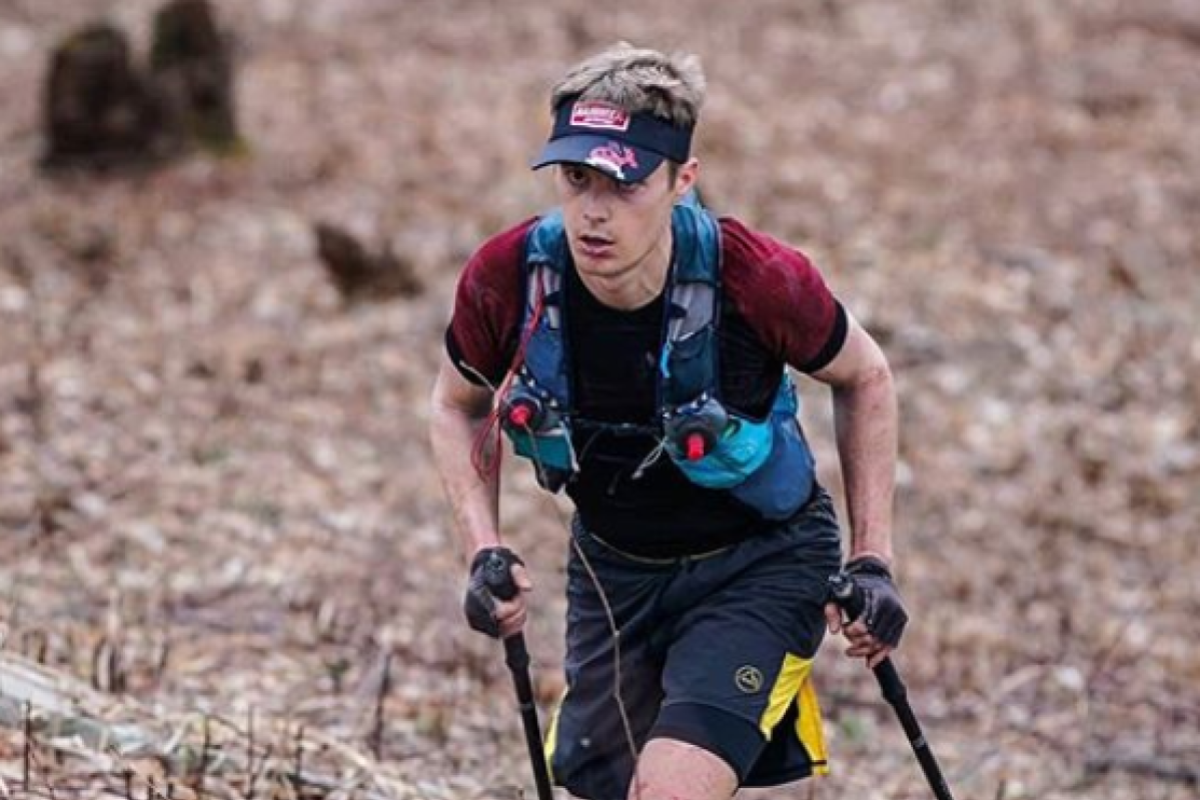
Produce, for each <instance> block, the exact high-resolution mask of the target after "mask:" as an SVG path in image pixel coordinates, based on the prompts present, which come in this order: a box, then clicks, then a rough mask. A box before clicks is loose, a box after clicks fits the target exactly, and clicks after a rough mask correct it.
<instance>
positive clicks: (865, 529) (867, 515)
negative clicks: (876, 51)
mask: <svg viewBox="0 0 1200 800" xmlns="http://www.w3.org/2000/svg"><path fill="white" fill-rule="evenodd" d="M847 322H848V324H849V326H848V329H847V333H846V341H845V343H844V344H843V346H842V349H841V351H840V352H839V353H838V355H837V356H835V357H834V359H833V360H832V361H830V362H829V364H827V365H826V366H825V367H823V368H822V369H820V370H819V371H817V372H816V373H814V374H813V377H815V378H817V379H818V380H820V381H822V382H824V383H827V384H829V385H830V387H832V389H833V408H834V428H835V436H836V439H837V448H838V458H839V461H840V462H841V469H842V480H843V483H844V484H845V489H846V506H847V510H848V512H849V515H850V560H851V561H853V560H854V559H858V558H863V557H873V558H875V559H878V560H880V561H882V562H883V563H884V564H886V565H888V566H889V567H890V565H891V563H892V559H893V551H892V504H893V498H894V494H895V470H896V449H897V448H896V440H897V429H898V423H897V417H898V413H897V408H896V391H895V387H894V385H893V383H892V373H891V369H890V368H889V367H888V363H887V359H886V358H885V357H884V355H883V352H882V351H881V350H880V349H879V345H878V344H876V343H875V340H874V339H872V338H871V336H870V335H869V334H868V333H867V332H866V331H865V330H863V328H862V326H861V325H859V324H858V322H857V321H856V320H855V319H854V318H853V317H848V320H847ZM890 583H891V582H890V579H888V580H887V584H888V585H889V586H890ZM892 591H893V596H892V598H890V599H891V600H894V602H895V603H896V606H897V607H896V608H895V609H889V610H888V611H889V612H890V613H893V614H899V615H900V616H901V617H903V618H904V619H906V615H905V613H904V610H903V607H902V606H900V605H899V597H898V596H896V595H894V589H893V590H892ZM825 616H826V618H827V620H828V622H829V628H830V630H831V631H832V632H833V633H838V632H839V631H842V623H841V612H840V610H839V609H838V607H837V606H836V605H835V604H833V603H830V604H829V605H828V606H826V609H825ZM892 619H893V620H895V619H896V618H895V617H893V618H892ZM899 625H900V630H903V619H901V620H900V621H899ZM842 632H844V633H845V635H846V637H847V639H849V640H850V647H849V648H848V649H847V651H846V653H847V655H850V656H853V657H859V656H861V657H864V658H866V659H867V663H868V665H869V666H871V667H875V666H876V665H877V664H879V663H880V662H882V661H883V660H884V659H885V658H887V657H888V655H889V654H890V653H891V651H892V649H893V648H892V647H890V646H888V645H885V644H884V643H882V642H881V641H879V640H878V639H876V638H875V636H873V635H872V634H871V632H870V631H869V630H868V629H867V626H866V624H865V620H864V619H862V618H860V619H858V620H856V621H855V622H854V623H853V624H851V625H849V626H847V627H846V628H845V630H844V631H842ZM897 636H898V633H897Z"/></svg>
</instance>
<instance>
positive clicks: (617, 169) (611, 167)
mask: <svg viewBox="0 0 1200 800" xmlns="http://www.w3.org/2000/svg"><path fill="white" fill-rule="evenodd" d="M587 163H588V165H589V166H593V167H598V168H600V169H602V170H604V171H605V172H608V173H611V174H613V175H615V176H616V177H617V178H619V179H620V180H624V179H625V168H626V167H630V168H632V169H637V166H638V162H637V153H635V152H634V150H633V148H632V147H626V146H625V145H623V144H621V143H620V142H609V143H608V144H604V145H601V146H600V147H594V148H592V152H590V153H588V157H587Z"/></svg>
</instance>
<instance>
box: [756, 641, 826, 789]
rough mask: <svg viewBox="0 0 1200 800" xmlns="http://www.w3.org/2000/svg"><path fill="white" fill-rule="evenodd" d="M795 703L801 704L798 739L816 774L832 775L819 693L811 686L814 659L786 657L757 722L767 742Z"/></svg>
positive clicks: (791, 655) (789, 654) (797, 719)
mask: <svg viewBox="0 0 1200 800" xmlns="http://www.w3.org/2000/svg"><path fill="white" fill-rule="evenodd" d="M793 700H795V701H796V703H797V704H798V706H799V712H800V713H799V715H798V716H797V718H796V735H797V736H798V737H799V738H800V743H801V744H802V745H804V749H805V751H806V752H807V753H808V758H809V761H811V762H812V766H813V774H815V775H825V774H827V773H828V772H829V767H828V766H827V764H828V760H829V759H828V751H827V750H826V748H825V731H824V727H823V726H822V724H821V706H820V704H819V703H818V702H817V691H816V688H815V687H814V686H813V682H812V659H808V658H801V657H800V656H798V655H795V654H793V653H787V654H786V655H784V657H783V666H782V667H781V668H780V670H779V677H778V678H777V679H776V680H775V686H774V688H772V689H771V696H770V698H769V699H768V700H767V708H766V710H765V711H763V714H762V716H761V717H760V718H759V720H758V729H759V730H760V731H762V735H763V736H764V737H765V738H767V739H770V738H771V732H772V731H774V730H775V726H776V725H778V724H779V721H780V720H781V719H783V715H784V714H786V713H787V710H788V707H789V706H790V705H791V704H792V701H793Z"/></svg>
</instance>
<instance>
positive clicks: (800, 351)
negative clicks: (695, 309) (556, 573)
mask: <svg viewBox="0 0 1200 800" xmlns="http://www.w3.org/2000/svg"><path fill="white" fill-rule="evenodd" d="M535 221H536V220H527V221H525V222H523V223H521V224H520V225H518V226H516V227H514V228H512V229H510V230H508V231H505V232H503V233H501V234H499V235H497V236H495V237H493V238H492V239H490V240H489V241H488V242H486V243H485V244H484V245H483V246H482V247H481V248H480V249H479V250H478V251H477V252H476V253H475V254H474V256H472V258H471V259H470V261H468V263H467V266H466V268H465V270H464V271H463V274H462V276H461V278H460V279H459V283H458V289H457V293H456V297H455V307H454V315H453V317H452V319H451V322H450V326H449V329H448V330H447V334H446V346H447V350H448V352H449V354H450V358H451V360H452V361H453V362H454V363H455V365H457V366H458V368H459V370H460V372H462V374H463V375H464V376H465V377H466V378H467V379H468V380H470V381H472V382H474V383H482V382H484V381H486V382H487V383H488V384H490V385H491V386H497V385H499V384H500V382H501V381H502V380H503V379H504V376H505V374H506V373H507V371H508V370H509V369H510V368H511V367H512V361H513V357H514V354H515V352H516V347H517V343H518V337H519V333H520V326H521V323H522V319H521V317H522V306H523V303H524V298H525V293H524V284H523V278H522V273H523V270H522V266H523V260H524V254H525V250H524V246H525V236H526V233H527V232H528V230H529V228H530V227H531V226H532V225H533V224H534V222H535ZM720 227H721V255H722V262H721V280H722V284H723V288H722V296H721V303H722V305H721V318H720V321H719V324H718V359H719V362H718V363H719V370H720V391H721V395H720V396H721V399H722V402H724V404H725V405H726V406H727V407H728V408H730V409H731V410H734V411H736V412H739V413H741V414H744V415H746V416H750V417H754V418H762V417H764V416H765V415H766V414H767V413H768V411H769V410H770V407H771V403H772V401H773V400H774V397H775V394H776V392H777V391H778V388H779V381H780V376H781V375H782V372H783V367H784V365H785V364H790V365H791V366H793V367H795V368H797V369H799V370H801V371H805V372H813V371H816V370H818V369H820V368H821V367H823V366H825V365H826V364H827V363H829V361H830V360H831V359H832V358H833V357H834V356H835V355H837V353H838V351H839V350H840V349H841V346H842V344H843V342H844V341H845V336H846V316H845V312H844V311H843V310H842V307H841V305H840V304H839V303H838V302H837V300H836V299H835V298H834V296H833V295H832V293H831V292H830V291H829V288H828V287H827V286H826V284H825V280H824V279H823V278H822V276H821V274H820V272H818V271H817V269H816V268H815V267H814V266H813V265H812V263H811V262H810V261H809V260H808V259H807V258H806V257H805V256H804V255H803V254H802V253H800V252H798V251H797V250H795V249H793V248H791V247H788V246H787V245H785V244H782V243H781V242H779V241H777V240H775V239H773V238H771V237H770V236H767V235H765V234H762V233H758V232H755V231H752V230H750V229H749V228H747V227H746V226H744V225H743V224H742V223H740V222H738V221H737V220H734V219H730V218H723V219H721V220H720ZM565 294H566V320H567V323H566V324H567V337H568V341H570V342H571V343H572V345H573V347H572V352H571V369H572V386H573V392H574V397H573V398H572V400H573V402H574V405H575V407H576V411H577V412H578V413H579V414H580V415H581V416H583V417H585V418H587V419H592V420H601V421H604V422H627V423H635V424H638V425H653V423H654V420H655V419H656V411H657V409H656V407H655V387H656V380H657V379H656V366H657V364H658V356H659V352H660V348H661V344H662V342H661V337H662V314H663V307H664V298H663V297H662V296H660V297H659V298H658V299H657V300H655V301H654V302H652V303H650V304H649V305H647V306H644V307H642V308H639V309H636V310H634V311H622V310H618V309H612V308H609V307H607V306H604V305H603V304H602V303H600V302H599V301H598V300H596V298H595V297H593V296H592V295H591V293H590V292H589V291H588V290H587V287H586V286H584V285H583V283H582V282H581V281H580V280H579V279H578V277H577V276H576V275H575V272H574V270H573V269H571V270H569V271H568V273H567V279H566V282H565ZM573 433H574V435H573V444H574V447H575V452H576V454H577V457H578V458H579V462H580V472H579V473H578V474H577V475H576V476H575V477H574V478H573V479H572V481H571V482H570V483H569V484H568V485H567V493H568V494H569V495H570V497H571V498H572V500H573V501H574V502H575V505H576V508H577V509H578V511H579V514H580V519H581V521H582V522H583V524H584V527H585V528H587V530H589V531H591V532H592V533H594V534H596V535H598V536H600V537H602V538H603V539H605V540H606V541H608V542H610V543H611V544H613V545H614V546H616V547H619V548H621V549H623V550H626V551H628V552H633V553H638V554H642V555H647V556H666V555H676V554H680V553H689V552H692V553H694V552H702V551H704V550H711V549H713V548H715V547H720V546H724V545H725V544H729V543H731V542H734V541H737V540H739V539H742V538H745V537H746V536H749V535H753V534H755V533H757V532H759V531H760V530H762V528H763V527H764V524H765V523H764V522H763V520H762V519H761V517H759V515H758V514H757V513H756V512H755V511H754V510H753V509H751V508H749V507H748V506H745V505H743V504H742V503H740V502H739V501H737V500H736V499H735V498H733V497H732V495H730V494H729V493H728V492H722V491H714V490H710V489H705V488H702V487H699V486H696V485H695V484H692V483H691V482H690V481H688V480H687V478H686V477H684V475H683V473H682V472H680V471H679V470H678V469H677V468H675V466H674V465H673V464H672V463H671V461H670V459H669V458H667V457H665V456H664V457H662V458H659V459H657V460H656V461H654V462H653V464H651V465H650V466H648V467H643V469H642V470H641V471H640V473H639V472H638V467H639V465H642V464H643V462H644V461H646V459H647V456H649V455H650V453H651V452H652V451H653V450H654V448H655V444H656V443H655V441H654V439H653V438H652V437H650V436H648V435H630V434H623V435H620V436H618V435H613V434H611V433H603V432H597V431H596V430H595V429H588V430H586V431H581V430H576V431H574V432H573Z"/></svg>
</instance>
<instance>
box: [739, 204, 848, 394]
mask: <svg viewBox="0 0 1200 800" xmlns="http://www.w3.org/2000/svg"><path fill="white" fill-rule="evenodd" d="M721 234H722V236H721V241H722V257H723V258H724V265H723V267H722V270H721V275H722V280H723V281H724V283H725V287H726V289H725V295H726V297H727V298H728V299H727V302H732V303H734V304H735V306H736V308H737V310H738V312H739V313H740V314H741V315H742V316H743V317H744V318H745V319H746V321H747V322H748V323H749V325H750V327H751V328H752V329H753V330H754V332H755V333H756V334H757V335H758V337H759V338H760V339H761V340H762V342H763V344H764V345H765V346H766V347H767V349H769V350H770V351H771V352H772V353H773V354H775V355H776V356H777V357H778V358H779V359H780V360H781V361H784V362H785V363H787V364H790V365H791V366H793V367H795V368H796V369H798V370H800V371H802V372H816V371H817V370H819V369H821V368H822V367H824V366H826V365H827V364H828V363H829V362H830V361H832V360H833V359H834V358H835V357H836V356H837V354H838V352H839V351H840V350H841V349H842V345H843V344H845V341H846V332H847V324H848V321H847V317H846V311H845V309H844V308H843V307H842V305H841V303H840V302H838V300H837V298H836V297H834V295H833V292H831V291H830V289H829V286H828V285H827V284H826V282H825V278H824V276H823V275H821V273H820V271H819V270H818V269H817V268H816V267H815V266H813V264H812V262H811V261H810V260H809V259H808V257H807V256H805V255H804V254H803V253H801V252H800V251H799V250H796V249H794V248H792V247H789V246H787V245H785V244H783V243H782V242H779V241H777V240H776V239H773V238H772V237H770V236H767V235H766V234H763V233H759V232H757V231H752V230H750V229H749V228H747V227H746V226H745V225H743V224H742V223H741V222H738V221H737V220H733V219H729V218H725V219H722V220H721Z"/></svg>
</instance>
